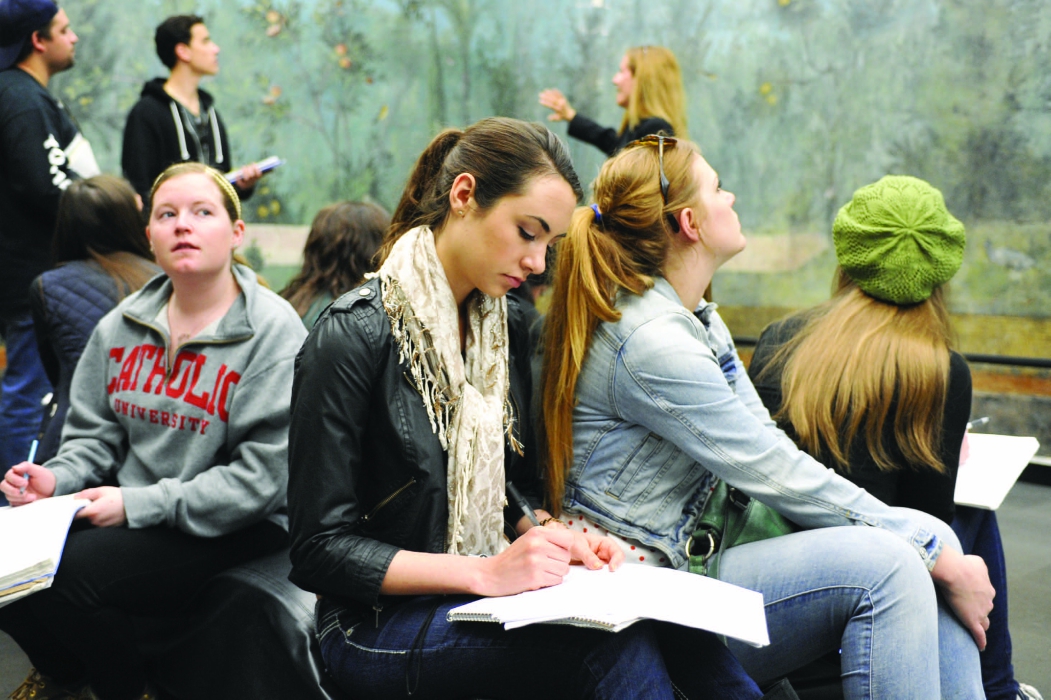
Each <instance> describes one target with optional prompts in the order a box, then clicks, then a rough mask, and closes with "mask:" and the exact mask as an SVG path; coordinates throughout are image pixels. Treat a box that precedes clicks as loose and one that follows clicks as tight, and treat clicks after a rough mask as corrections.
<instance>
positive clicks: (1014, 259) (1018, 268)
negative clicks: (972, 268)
mask: <svg viewBox="0 0 1051 700" xmlns="http://www.w3.org/2000/svg"><path fill="white" fill-rule="evenodd" d="M985 255H986V257H987V258H989V262H991V263H992V264H994V265H999V266H1000V267H1006V268H1007V269H1008V270H1010V271H1012V272H1025V271H1026V270H1028V269H1029V268H1031V267H1033V266H1034V265H1036V260H1034V259H1033V258H1032V257H1030V256H1028V255H1026V254H1025V253H1023V252H1021V251H1019V250H1014V249H1012V248H1007V247H998V248H994V247H993V244H992V243H990V242H989V241H988V240H986V241H985Z"/></svg>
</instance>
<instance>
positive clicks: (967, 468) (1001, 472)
mask: <svg viewBox="0 0 1051 700" xmlns="http://www.w3.org/2000/svg"><path fill="white" fill-rule="evenodd" d="M967 442H968V446H969V448H970V452H969V454H968V455H967V461H966V462H964V463H963V464H961V465H960V471H959V473H958V474H957V476H956V492H955V494H954V496H955V500H956V503H957V505H961V506H974V507H975V508H985V509H986V510H996V509H997V508H999V507H1000V504H1001V503H1003V502H1004V498H1006V497H1007V492H1008V491H1010V490H1011V487H1012V486H1014V484H1015V482H1016V481H1018V477H1019V476H1020V475H1021V474H1022V471H1023V470H1024V469H1025V468H1026V466H1028V465H1029V460H1031V459H1032V458H1033V455H1035V454H1036V451H1037V450H1038V449H1040V443H1039V442H1037V439H1036V438H1034V437H1013V436H1010V435H990V434H988V433H968V434H967Z"/></svg>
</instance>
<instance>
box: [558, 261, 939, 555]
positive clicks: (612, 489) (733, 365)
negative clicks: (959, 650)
mask: <svg viewBox="0 0 1051 700" xmlns="http://www.w3.org/2000/svg"><path fill="white" fill-rule="evenodd" d="M617 310H618V311H620V313H621V314H622V315H621V318H620V320H619V321H617V322H614V323H601V324H600V325H599V327H598V329H597V330H596V331H595V335H594V337H593V339H592V342H591V348H590V350H589V351H588V355H587V358H586V360H585V362H584V366H583V368H582V369H581V373H580V378H579V380H578V384H577V390H576V399H577V405H576V407H575V409H574V411H573V465H572V467H571V469H570V472H569V474H568V476H567V479H566V492H565V497H564V498H563V502H562V506H563V508H565V509H566V510H567V511H569V512H575V513H581V514H583V515H585V516H586V517H588V518H589V519H591V520H592V521H593V522H595V523H596V524H597V525H600V526H601V527H603V528H606V529H607V530H609V531H610V532H613V533H615V534H617V535H619V536H621V537H625V538H628V539H631V540H635V541H637V542H639V543H641V544H644V545H646V546H649V547H654V548H656V549H659V550H661V551H662V552H664V553H665V554H666V555H667V556H668V558H669V560H670V561H671V563H672V565H673V566H675V567H677V568H684V567H685V565H686V561H687V559H686V555H685V545H686V541H687V539H688V538H689V537H690V535H691V534H693V528H694V524H695V522H696V520H697V517H698V515H699V514H700V512H701V510H702V508H703V507H704V503H705V501H706V500H707V497H708V494H709V492H710V491H709V485H710V482H711V481H712V475H715V476H718V477H721V478H722V479H724V480H725V481H726V482H727V483H729V484H730V485H731V486H735V487H737V488H739V489H740V490H742V491H743V492H744V493H746V494H748V495H749V496H752V497H753V498H757V499H759V500H760V501H761V502H763V503H765V504H767V505H768V506H770V507H772V508H774V509H775V510H777V511H779V512H780V513H781V514H783V515H784V516H785V517H787V518H789V519H790V520H792V521H793V522H795V523H797V524H799V525H801V526H803V527H806V528H818V527H833V526H840V525H868V526H872V527H882V528H885V529H887V530H889V531H891V532H893V533H895V534H897V535H899V536H900V537H902V538H904V539H906V540H907V541H908V542H909V543H910V544H911V545H912V546H913V547H914V548H915V549H916V551H917V552H918V553H919V555H920V557H922V559H923V561H924V563H925V564H926V565H927V568H928V569H930V568H933V566H934V562H935V561H936V559H937V557H938V555H939V553H940V552H941V547H942V543H941V542H940V541H939V539H938V538H937V536H935V534H934V533H933V532H930V531H929V530H925V529H923V528H922V527H918V526H917V525H916V523H915V522H913V521H912V518H911V516H910V511H907V510H903V509H900V508H891V507H889V506H887V505H885V504H883V503H882V502H881V501H879V500H877V499H876V498H874V497H872V496H871V495H869V494H868V493H867V492H866V491H864V490H863V489H860V488H858V487H857V486H855V485H854V484H852V483H851V482H849V481H847V480H846V479H844V478H842V477H840V476H839V475H837V474H836V473H835V472H834V471H833V470H831V469H828V468H826V467H825V466H823V465H821V464H819V463H818V462H816V461H814V459H813V458H811V457H810V456H809V455H807V454H806V453H804V452H802V451H800V450H799V449H798V448H796V446H795V444H794V443H793V442H792V441H791V440H790V439H789V438H788V437H787V436H786V435H785V434H784V433H783V432H782V431H781V430H780V429H778V428H777V426H776V425H775V424H774V422H773V421H772V420H771V418H770V414H769V413H768V412H767V410H766V409H765V408H764V407H763V404H762V402H761V401H760V400H759V396H758V395H757V394H756V391H755V388H754V387H753V386H752V383H751V380H749V378H748V374H747V373H746V372H745V369H744V367H743V365H742V364H741V360H740V358H739V357H738V355H737V351H736V349H735V348H734V345H733V341H732V339H731V336H730V332H729V330H728V329H727V327H726V325H725V324H724V323H723V321H722V319H721V318H720V317H719V314H718V313H716V311H715V304H705V305H702V306H701V307H700V308H699V309H698V310H697V311H696V312H695V313H694V314H691V313H690V312H689V311H688V310H687V309H686V308H685V307H683V305H682V302H681V301H680V300H679V297H678V295H677V294H676V292H675V290H674V289H673V288H672V286H671V285H670V284H669V283H668V282H667V280H665V279H663V278H656V279H655V281H654V286H653V288H652V289H650V290H649V291H647V292H645V293H644V294H642V295H641V296H638V295H634V294H629V293H624V294H623V295H622V297H621V298H620V300H619V301H618V304H617Z"/></svg>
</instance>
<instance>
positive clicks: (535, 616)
mask: <svg viewBox="0 0 1051 700" xmlns="http://www.w3.org/2000/svg"><path fill="white" fill-rule="evenodd" d="M448 619H449V621H450V622H498V623H501V624H503V626H504V628H505V629H514V628H516V627H523V626H525V625H532V624H538V623H545V624H562V625H576V626H578V627H589V628H593V629H601V630H607V631H610V632H619V631H620V630H622V629H624V628H626V627H629V626H631V625H632V624H634V623H636V622H638V621H639V620H644V619H652V620H662V621H664V622H672V623H675V624H680V625H685V626H687V627H695V628H697V629H704V630H708V631H710V632H714V633H716V634H721V635H725V636H727V637H733V638H734V639H739V640H741V641H742V642H745V643H747V644H751V645H752V646H756V647H762V646H766V645H767V644H769V643H770V637H769V633H768V632H767V628H766V612H765V610H764V608H763V595H762V594H761V593H757V592H756V591H750V590H748V589H745V588H741V587H739V586H734V585H732V584H729V583H725V582H723V581H718V580H716V579H711V578H708V577H706V576H698V575H697V574H691V573H688V572H685V571H677V570H675V569H666V568H662V567H654V566H643V565H641V564H627V565H624V566H622V567H620V569H618V570H617V571H614V572H610V571H609V570H608V569H605V568H603V569H598V570H595V571H592V570H589V569H585V568H584V567H582V566H574V567H572V568H571V569H570V572H569V574H568V575H567V576H566V577H565V578H564V579H563V581H562V583H561V584H559V585H557V586H551V587H549V588H541V589H539V590H536V591H526V592H525V593H519V594H518V595H512V596H502V597H498V598H479V599H478V600H475V601H472V602H470V603H467V604H466V605H461V606H459V607H457V608H453V609H452V610H450V611H449V615H448Z"/></svg>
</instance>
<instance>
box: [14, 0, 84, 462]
mask: <svg viewBox="0 0 1051 700" xmlns="http://www.w3.org/2000/svg"><path fill="white" fill-rule="evenodd" d="M76 43H77V35H76V34H75V33H74V32H73V30H72V29H71V28H70V25H69V18H68V17H67V16H66V12H65V10H60V9H59V8H58V6H57V5H56V4H55V3H54V2H53V1H52V0H0V338H2V339H3V341H4V344H5V346H6V350H7V371H6V372H5V374H4V378H3V386H2V387H0V464H9V463H10V464H14V463H16V462H21V461H23V460H25V459H26V457H27V455H28V454H29V452H30V443H31V442H32V440H33V436H34V435H35V434H36V432H37V430H38V429H39V427H40V420H41V418H42V416H43V409H42V408H41V405H40V400H41V398H42V397H43V396H44V395H45V394H46V393H48V392H49V391H51V384H50V383H49V382H48V379H47V374H45V372H44V367H43V365H41V363H40V355H39V353H38V351H37V346H36V340H35V338H34V335H33V319H32V316H31V314H30V310H29V283H30V282H32V281H33V278H34V277H36V276H37V275H39V274H40V273H41V272H44V271H45V270H47V269H49V268H50V267H51V238H52V236H53V234H54V230H55V216H56V214H57V211H58V199H59V197H60V196H61V195H62V192H63V191H64V190H65V189H66V188H67V187H69V184H70V183H71V182H72V181H73V180H75V179H77V178H79V177H90V176H92V175H98V174H99V167H98V164H97V163H96V162H95V156H94V154H93V153H92V151H91V145H90V144H89V143H88V141H87V139H85V138H84V136H83V135H82V134H81V133H80V129H79V128H78V126H77V124H76V122H75V121H74V120H73V117H72V116H71V115H70V114H69V112H67V111H66V108H65V107H64V106H63V105H62V103H61V102H60V101H59V100H58V99H56V98H55V97H54V96H53V95H52V94H51V93H50V92H48V89H47V86H48V83H49V82H50V80H51V77H52V76H53V75H55V74H56V73H60V72H62V71H64V70H67V69H69V68H72V67H73V58H74V53H75V46H76Z"/></svg>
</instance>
